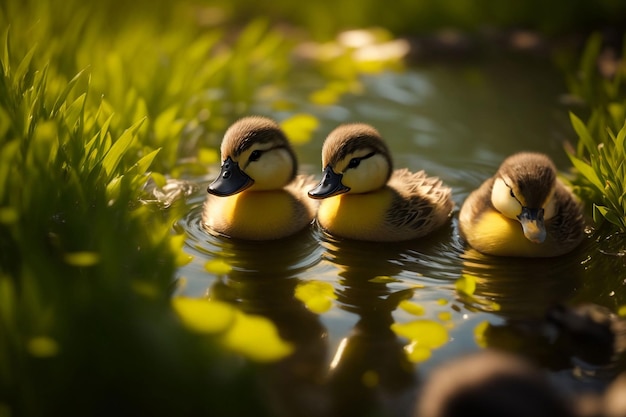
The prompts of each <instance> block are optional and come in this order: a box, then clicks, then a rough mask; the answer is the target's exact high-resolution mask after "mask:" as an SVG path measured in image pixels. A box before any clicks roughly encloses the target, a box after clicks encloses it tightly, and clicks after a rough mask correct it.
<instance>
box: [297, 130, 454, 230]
mask: <svg viewBox="0 0 626 417" xmlns="http://www.w3.org/2000/svg"><path fill="white" fill-rule="evenodd" d="M322 166H323V167H324V176H323V178H322V180H321V181H320V183H319V184H318V185H317V187H315V188H314V189H312V190H311V191H309V196H310V197H311V198H314V199H324V200H323V201H322V202H321V204H320V207H319V210H318V215H317V221H318V223H319V225H320V226H321V227H322V228H323V229H324V230H326V231H327V232H328V233H330V234H332V235H335V236H339V237H344V238H350V239H356V240H367V241H380V242H383V241H402V240H408V239H414V238H419V237H422V236H425V235H427V234H429V233H431V232H432V231H434V230H435V229H437V228H439V227H441V226H443V225H444V224H445V223H446V222H447V221H448V219H449V217H450V214H451V212H452V209H453V207H454V203H453V202H452V200H451V198H450V195H451V190H450V189H449V188H448V187H445V186H444V185H443V184H442V182H441V180H439V179H438V178H434V177H428V176H427V175H426V174H425V173H424V171H420V172H417V173H412V172H410V171H409V170H407V169H399V170H396V171H393V168H392V162H391V155H390V153H389V149H388V148H387V145H386V144H385V142H384V141H383V139H382V138H381V136H380V134H379V133H378V131H377V130H376V129H374V128H373V127H371V126H369V125H367V124H347V125H342V126H339V127H338V128H336V129H335V130H334V131H332V132H331V133H330V135H328V138H327V139H326V141H325V142H324V146H323V149H322Z"/></svg>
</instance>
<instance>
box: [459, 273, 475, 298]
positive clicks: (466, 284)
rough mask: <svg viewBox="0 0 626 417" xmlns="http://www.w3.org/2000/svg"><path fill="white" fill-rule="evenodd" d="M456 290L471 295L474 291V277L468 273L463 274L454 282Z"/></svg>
mask: <svg viewBox="0 0 626 417" xmlns="http://www.w3.org/2000/svg"><path fill="white" fill-rule="evenodd" d="M454 286H455V287H456V290H457V291H458V292H460V293H461V294H465V295H473V294H474V292H475V291H476V277H474V276H472V275H468V274H463V275H462V276H461V278H459V279H457V280H456V283H455V284H454Z"/></svg>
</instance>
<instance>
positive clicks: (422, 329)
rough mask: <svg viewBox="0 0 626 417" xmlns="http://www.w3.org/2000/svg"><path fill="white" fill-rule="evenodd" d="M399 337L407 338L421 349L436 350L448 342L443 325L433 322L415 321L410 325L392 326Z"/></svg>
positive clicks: (399, 324)
mask: <svg viewBox="0 0 626 417" xmlns="http://www.w3.org/2000/svg"><path fill="white" fill-rule="evenodd" d="M391 330H393V331H394V332H395V333H396V334H397V335H398V336H403V337H406V338H407V339H410V340H412V341H413V342H415V343H417V344H418V345H419V346H420V347H425V348H429V349H436V348H438V347H441V346H443V345H444V344H446V342H447V341H448V331H447V330H446V328H445V327H444V326H443V325H442V324H441V323H438V322H436V321H433V320H414V321H410V322H408V323H394V324H392V325H391Z"/></svg>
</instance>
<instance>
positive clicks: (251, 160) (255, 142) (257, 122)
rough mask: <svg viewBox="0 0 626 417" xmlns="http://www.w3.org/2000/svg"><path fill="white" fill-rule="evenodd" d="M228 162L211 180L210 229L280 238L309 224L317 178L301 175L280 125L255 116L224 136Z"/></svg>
mask: <svg viewBox="0 0 626 417" xmlns="http://www.w3.org/2000/svg"><path fill="white" fill-rule="evenodd" d="M220 152H221V156H222V166H221V168H220V173H219V175H218V176H217V178H216V179H215V180H214V181H213V182H212V183H211V184H210V185H209V186H208V188H207V192H208V193H209V196H208V197H207V200H206V202H205V204H204V211H203V215H202V219H203V223H204V225H205V226H206V227H207V228H208V229H209V231H211V232H213V233H216V234H219V235H223V236H228V237H234V238H240V239H247V240H271V239H279V238H283V237H286V236H289V235H291V234H294V233H296V232H298V231H300V230H302V229H304V228H305V227H306V226H308V225H309V224H310V223H311V222H312V220H313V218H314V216H315V210H316V205H315V204H314V203H312V202H311V200H310V199H309V198H307V196H306V187H307V186H308V184H309V183H311V182H312V179H311V178H308V177H303V176H298V175H296V174H297V170H298V162H297V159H296V155H295V153H294V151H293V149H292V147H291V145H290V143H289V140H288V139H287V137H286V135H285V134H284V132H283V131H282V130H281V129H280V127H279V125H278V124H277V123H276V122H275V121H273V120H271V119H268V118H265V117H259V116H251V117H246V118H243V119H241V120H239V121H237V122H236V123H234V124H233V125H232V126H231V127H230V128H228V130H227V131H226V133H225V134H224V139H223V140H222V144H221V148H220Z"/></svg>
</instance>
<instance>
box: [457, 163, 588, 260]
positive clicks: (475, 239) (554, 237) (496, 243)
mask: <svg viewBox="0 0 626 417" xmlns="http://www.w3.org/2000/svg"><path fill="white" fill-rule="evenodd" d="M459 225H460V232H461V236H463V237H464V238H465V240H466V241H467V242H468V243H469V244H470V245H471V246H472V247H473V248H474V249H476V250H478V251H479V252H483V253H486V254H490V255H499V256H519V257H552V256H558V255H562V254H565V253H567V252H570V251H571V250H573V249H574V248H575V247H576V246H578V245H579V244H580V242H581V241H582V240H583V237H584V227H585V226H584V219H583V214H582V207H581V204H580V203H579V201H578V200H577V199H576V197H575V196H574V195H573V194H572V192H571V191H570V190H569V189H568V188H567V187H566V186H565V185H564V184H563V183H562V182H561V181H560V180H559V179H558V178H557V171H556V167H555V166H554V163H553V162H552V161H551V160H550V158H548V157H547V156H546V155H543V154H540V153H532V152H522V153H518V154H515V155H513V156H511V157H509V158H507V159H506V160H504V162H503V163H502V165H501V166H500V168H499V169H498V171H497V173H496V174H495V175H494V176H493V177H492V178H490V179H488V180H487V181H485V182H484V183H483V184H482V185H481V186H480V188H478V189H477V190H476V191H474V192H472V193H471V194H470V195H469V197H468V198H467V199H466V201H465V203H464V204H463V206H462V207H461V212H460V214H459Z"/></svg>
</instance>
